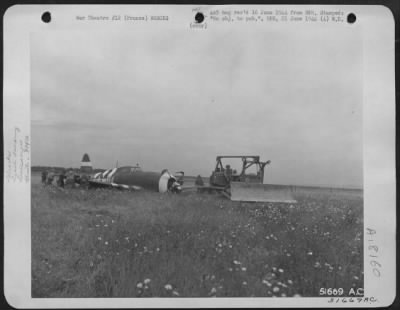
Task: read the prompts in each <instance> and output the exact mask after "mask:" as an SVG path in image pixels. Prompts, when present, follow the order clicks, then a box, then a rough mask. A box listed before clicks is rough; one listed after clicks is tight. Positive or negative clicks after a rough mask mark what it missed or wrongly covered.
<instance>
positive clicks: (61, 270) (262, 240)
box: [32, 175, 363, 297]
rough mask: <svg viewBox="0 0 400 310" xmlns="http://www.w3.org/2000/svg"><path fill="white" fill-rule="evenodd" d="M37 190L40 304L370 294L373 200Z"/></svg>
mask: <svg viewBox="0 0 400 310" xmlns="http://www.w3.org/2000/svg"><path fill="white" fill-rule="evenodd" d="M33 178H34V180H33V181H32V296H33V297H169V296H172V297H178V296H180V297H214V296H216V297H250V296H257V297H258V296H266V297H272V296H283V297H284V296H288V297H289V296H298V295H300V296H318V293H319V290H320V288H343V289H344V295H348V291H349V289H350V288H362V287H363V272H362V271H363V199H362V192H361V191H360V192H359V194H358V195H356V194H354V192H346V191H339V190H338V191H318V190H317V189H316V190H314V191H310V190H308V191H301V190H296V192H295V195H296V198H297V199H298V203H297V204H293V205H285V204H262V203H239V202H237V203H236V202H235V203H234V202H231V201H229V200H227V199H226V198H224V197H221V196H219V195H216V194H214V195H213V194H199V193H196V192H188V193H182V194H179V195H176V194H158V193H153V192H147V191H141V192H123V191H113V190H101V191H100V190H81V189H66V190H61V189H59V188H57V187H54V186H48V187H44V186H42V185H41V184H40V180H39V177H38V176H37V175H36V176H35V175H34V176H33Z"/></svg>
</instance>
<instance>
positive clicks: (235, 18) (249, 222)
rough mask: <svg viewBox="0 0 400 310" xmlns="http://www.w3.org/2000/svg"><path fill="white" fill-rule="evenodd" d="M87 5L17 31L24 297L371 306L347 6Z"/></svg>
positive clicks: (353, 35) (362, 104)
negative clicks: (23, 82) (23, 112)
mask: <svg viewBox="0 0 400 310" xmlns="http://www.w3.org/2000/svg"><path fill="white" fill-rule="evenodd" d="M100 8H101V9H100ZM100 8H99V7H97V8H96V9H93V10H92V9H91V7H90V6H85V7H84V9H82V10H79V9H76V7H75V8H74V10H68V9H66V14H65V15H62V13H63V11H61V9H59V11H58V13H59V14H56V13H54V12H55V11H54V10H50V9H49V10H48V11H46V12H45V10H42V11H43V12H45V13H44V14H43V15H42V14H39V15H38V16H37V17H35V18H37V19H38V21H37V23H39V21H40V23H41V25H40V28H39V27H38V28H37V30H35V31H33V30H32V31H31V32H30V34H29V37H27V46H29V62H28V63H29V87H28V90H27V92H28V94H29V114H28V121H29V124H28V126H29V127H30V131H29V132H30V135H29V137H28V135H24V134H23V132H22V131H23V130H22V129H20V128H19V127H15V128H14V129H13V130H12V131H11V132H12V137H13V138H14V146H15V154H17V153H18V150H17V149H19V148H20V151H21V152H22V153H21V156H20V158H21V164H20V165H22V161H23V160H24V156H25V155H24V154H25V153H24V150H25V151H26V153H28V151H29V160H28V159H27V164H26V165H25V166H23V167H22V166H21V167H20V169H21V170H20V173H19V171H18V169H19V166H18V164H15V165H14V164H13V161H12V158H13V156H16V157H18V155H15V154H14V153H13V152H12V151H10V153H9V154H8V153H7V152H6V153H5V154H6V156H5V157H7V156H9V160H8V161H7V162H5V170H6V175H5V178H8V179H7V182H10V183H12V182H18V179H19V177H21V179H20V181H21V182H23V176H24V174H26V178H27V179H26V180H27V182H28V186H29V191H28V193H29V196H30V197H29V199H30V204H29V206H28V207H29V213H28V214H29V221H30V225H29V232H28V236H29V238H30V248H29V252H30V260H29V264H30V266H29V267H30V298H32V299H33V300H35V299H37V300H40V299H43V298H50V299H53V298H57V299H58V298H72V299H73V298H137V299H154V298H165V299H166V300H168V299H179V298H181V297H190V298H199V297H201V298H206V299H208V298H212V297H216V298H217V299H218V298H222V297H223V298H232V297H242V298H245V297H246V298H258V297H263V298H265V300H267V301H265V302H266V303H268V300H270V299H272V298H273V297H278V298H279V299H284V298H289V297H290V298H295V299H299V300H300V299H301V298H303V297H325V298H329V299H330V300H331V301H330V302H331V303H332V302H337V301H336V298H339V297H340V298H354V299H355V300H356V299H359V300H362V301H363V302H366V303H368V305H371V302H372V303H373V302H374V301H375V300H374V297H373V296H372V295H370V294H366V293H365V286H366V284H365V283H366V280H365V274H364V273H365V272H367V271H366V270H365V268H368V270H370V267H371V266H372V267H373V268H374V269H372V272H373V273H378V272H379V273H380V272H381V270H380V269H379V267H380V263H379V261H378V259H377V260H376V264H375V265H372V264H370V261H368V265H371V266H366V264H365V261H366V259H367V256H368V255H369V254H371V248H370V247H371V244H366V243H365V240H366V239H370V240H372V238H373V235H374V233H376V231H375V230H374V229H372V228H366V225H365V214H366V213H365V204H366V197H369V196H368V195H367V196H366V194H365V184H366V175H367V174H368V173H367V172H366V170H365V167H366V165H367V164H368V163H369V162H367V164H366V159H365V148H366V147H365V145H366V141H367V140H366V139H368V137H367V136H366V129H365V128H366V126H369V125H368V124H369V123H366V122H367V121H368V122H370V121H369V120H366V113H367V112H366V101H365V100H366V95H365V93H366V90H365V88H366V83H365V79H366V78H365V74H366V73H365V72H366V69H365V63H366V57H367V56H366V51H365V43H364V36H363V33H364V32H363V28H362V24H361V23H362V21H363V19H362V14H361V15H357V11H354V10H353V11H352V10H349V9H347V8H344V7H327V8H321V7H316V6H313V7H311V8H310V7H306V6H303V7H302V6H298V7H293V8H289V7H285V6H281V7H279V8H270V7H268V6H221V7H219V6H202V7H200V6H197V7H196V6H190V9H189V8H186V10H185V14H186V13H187V14H186V15H185V17H182V16H181V15H179V14H177V15H176V16H178V17H179V18H178V17H176V16H175V15H174V12H175V11H176V12H178V13H179V12H180V11H179V9H175V11H174V8H173V7H170V6H166V7H165V10H164V13H163V8H162V7H158V8H157V9H155V10H154V11H152V10H151V7H147V8H148V9H147V10H145V9H144V8H141V9H138V8H135V7H133V8H131V9H130V10H124V9H122V8H118V9H115V10H114V11H113V10H112V9H111V8H112V6H111V7H110V8H109V9H108V10H105V9H104V7H103V8H102V7H100ZM36 12H41V11H40V10H36ZM182 15H183V14H182ZM65 16H67V17H65ZM175 17H176V18H175ZM58 22H60V23H71V24H73V26H72V27H70V28H67V27H64V26H58V25H57V23H58ZM52 27H54V28H52ZM368 135H369V133H368ZM15 141H17V142H15ZM18 141H20V142H18ZM24 148H25V149H24ZM28 149H29V150H28ZM26 156H28V155H26ZM17 166H18V167H17ZM14 168H15V170H14ZM17 168H18V169H17ZM28 170H30V171H28ZM7 171H8V172H7ZM13 173H14V174H13ZM366 234H367V236H366ZM370 235H371V236H370ZM367 237H368V238H367ZM367 251H369V252H367ZM367 253H369V254H367ZM378 265H379V266H378ZM326 305H327V306H329V303H327V304H326ZM336 306H338V305H336ZM342 306H343V305H342Z"/></svg>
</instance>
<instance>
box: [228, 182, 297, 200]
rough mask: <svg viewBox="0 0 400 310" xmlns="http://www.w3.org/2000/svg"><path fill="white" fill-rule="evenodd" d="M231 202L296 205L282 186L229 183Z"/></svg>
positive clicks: (288, 190) (286, 189) (287, 190)
mask: <svg viewBox="0 0 400 310" xmlns="http://www.w3.org/2000/svg"><path fill="white" fill-rule="evenodd" d="M230 190H231V200H233V201H250V202H280V203H296V202H297V201H296V200H295V199H294V198H293V196H292V194H291V192H290V189H288V188H286V187H283V186H281V187H280V186H273V185H268V184H256V183H246V182H231V189H230Z"/></svg>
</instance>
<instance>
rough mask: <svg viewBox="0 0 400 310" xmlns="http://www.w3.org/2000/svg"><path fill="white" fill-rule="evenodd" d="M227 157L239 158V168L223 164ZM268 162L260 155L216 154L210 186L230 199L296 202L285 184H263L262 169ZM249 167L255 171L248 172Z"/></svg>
mask: <svg viewBox="0 0 400 310" xmlns="http://www.w3.org/2000/svg"><path fill="white" fill-rule="evenodd" d="M228 159H241V161H242V165H241V170H240V171H237V170H236V169H232V168H231V166H230V165H225V166H224V164H223V161H224V160H228ZM270 163H271V161H270V160H268V161H265V162H262V161H260V156H245V155H239V156H238V155H236V156H217V158H216V166H215V169H214V171H213V172H212V174H211V176H210V180H209V182H210V188H213V189H214V190H217V191H219V192H221V193H222V194H223V195H224V196H226V197H228V198H229V199H231V200H232V201H250V202H280V203H296V200H295V199H293V197H292V195H291V193H290V190H289V189H288V188H287V187H286V186H281V185H270V184H264V170H265V167H266V166H267V165H269V164H270ZM251 167H253V168H252V170H254V167H255V173H254V172H253V173H250V172H249V170H250V168H251Z"/></svg>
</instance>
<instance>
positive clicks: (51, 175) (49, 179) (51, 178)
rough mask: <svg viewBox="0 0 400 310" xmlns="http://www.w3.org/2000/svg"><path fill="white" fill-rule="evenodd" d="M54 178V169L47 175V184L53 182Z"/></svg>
mask: <svg viewBox="0 0 400 310" xmlns="http://www.w3.org/2000/svg"><path fill="white" fill-rule="evenodd" d="M53 180H54V172H53V170H50V172H49V174H48V175H47V185H51V184H53Z"/></svg>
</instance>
